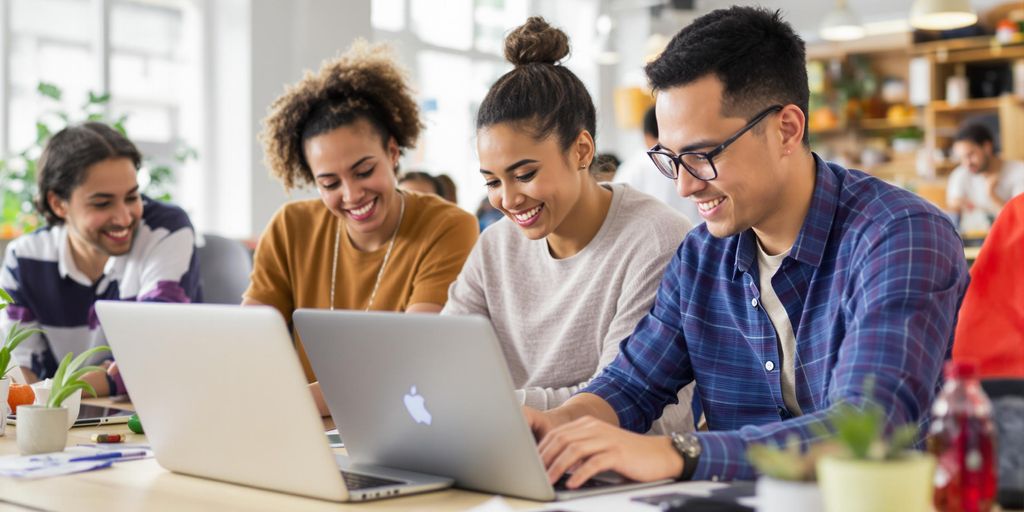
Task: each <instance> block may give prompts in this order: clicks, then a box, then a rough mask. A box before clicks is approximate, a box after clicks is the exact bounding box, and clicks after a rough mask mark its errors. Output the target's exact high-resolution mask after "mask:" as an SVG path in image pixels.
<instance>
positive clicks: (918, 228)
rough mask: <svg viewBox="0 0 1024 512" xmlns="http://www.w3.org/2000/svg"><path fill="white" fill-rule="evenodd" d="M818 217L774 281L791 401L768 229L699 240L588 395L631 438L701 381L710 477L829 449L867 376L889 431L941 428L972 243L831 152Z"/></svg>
mask: <svg viewBox="0 0 1024 512" xmlns="http://www.w3.org/2000/svg"><path fill="white" fill-rule="evenodd" d="M815 162H816V165H817V175H816V183H815V190H814V194H813V197H812V200H811V206H810V209H809V211H808V214H807V217H806V219H805V220H804V224H803V227H802V228H801V231H800V234H799V235H798V237H797V239H796V242H795V244H794V245H793V248H792V250H791V252H790V255H789V256H788V257H787V258H786V259H785V261H784V262H783V264H782V267H781V268H780V269H779V271H778V273H777V274H776V275H775V276H774V277H773V278H772V287H773V289H774V290H775V292H776V294H777V295H778V297H779V299H780V301H781V302H782V304H783V305H784V306H785V308H786V311H787V312H788V313H789V318H790V321H791V322H792V324H793V327H794V331H795V333H796V361H795V363H796V395H797V401H798V402H799V404H800V408H801V409H802V410H803V411H804V413H805V414H804V415H803V416H799V417H793V416H792V415H791V414H790V413H789V411H787V410H786V406H785V403H784V402H783V400H782V389H781V386H780V381H779V377H780V374H781V371H782V364H781V363H780V361H779V357H780V351H779V348H778V339H777V338H776V334H775V329H774V327H773V326H772V323H771V320H770V319H769V318H768V314H767V313H766V312H765V311H764V309H763V308H762V307H761V305H760V292H759V290H758V283H759V278H758V268H757V260H756V259H755V254H756V250H757V249H756V239H755V235H754V233H753V231H752V230H747V231H745V232H743V233H740V234H738V235H734V236H731V237H728V238H724V239H718V238H714V237H712V236H711V235H710V233H708V230H707V227H706V226H700V227H698V228H695V229H694V230H693V231H691V232H690V234H689V236H687V238H686V239H685V240H684V241H683V243H682V245H681V246H680V247H679V250H678V251H677V252H676V255H675V257H674V258H673V260H672V262H671V263H670V264H669V266H668V268H667V270H666V272H665V276H664V278H663V279H662V282H661V285H660V288H659V290H658V295H657V298H656V300H655V303H654V305H653V306H652V308H651V311H650V312H649V313H648V314H647V316H646V317H644V319H643V320H642V321H641V322H640V324H639V325H638V326H637V328H636V330H635V331H634V332H633V334H632V335H631V336H630V337H629V338H627V339H626V340H624V341H623V342H622V345H621V353H620V355H619V357H618V358H617V359H616V360H615V361H614V362H613V363H612V364H611V365H609V366H608V367H607V368H606V369H605V371H604V372H603V373H602V374H601V375H599V376H598V377H597V378H595V379H594V380H593V381H592V382H591V384H590V385H589V386H588V387H587V388H586V389H585V390H583V391H584V392H589V393H593V394H596V395H598V396H600V397H602V398H603V399H605V400H606V401H607V402H608V403H609V404H611V406H612V407H613V408H614V409H615V411H616V412H617V413H618V417H619V423H620V424H621V426H622V427H623V428H626V429H629V430H632V431H635V432H645V431H647V429H648V428H649V427H650V424H651V422H652V421H653V420H655V419H656V418H657V417H658V415H659V414H660V413H661V410H662V409H663V408H664V407H665V405H666V404H669V403H673V402H674V400H675V396H676V392H677V391H678V390H679V389H680V388H681V387H683V386H684V385H686V384H688V383H689V382H690V381H692V380H696V381H697V390H698V392H699V394H700V400H701V405H702V406H703V408H704V412H705V414H706V415H707V420H708V426H709V430H710V431H709V432H700V433H698V434H697V435H698V437H699V438H700V442H701V445H702V448H703V454H702V455H701V458H700V461H699V463H698V466H697V468H696V473H695V474H694V478H695V479H716V478H717V479H723V480H729V479H751V478H754V477H755V476H756V473H755V471H754V468H753V467H752V466H751V465H750V464H749V463H748V462H747V459H746V447H747V445H748V444H749V443H765V442H774V443H783V442H784V441H785V440H786V439H787V438H788V437H789V436H793V435H796V436H798V437H799V438H800V439H801V440H802V442H803V443H804V444H805V445H806V444H808V443H811V442H813V441H814V440H815V438H814V436H815V434H814V433H813V430H812V429H811V426H812V425H813V424H816V423H820V422H822V421H823V419H824V418H825V416H826V415H827V414H828V413H829V408H830V407H832V406H833V405H835V404H836V403H837V402H839V401H841V400H847V401H850V402H852V403H858V402H860V401H861V400H862V398H863V389H862V385H863V383H864V379H865V377H867V376H869V375H873V376H874V379H875V389H874V392H873V397H872V398H873V399H874V400H875V401H876V402H878V403H879V404H880V405H882V406H883V407H884V409H885V411H886V412H887V418H886V419H887V427H889V428H891V427H893V426H895V425H901V424H905V423H908V422H917V423H918V424H920V425H922V426H924V425H926V424H927V421H928V414H929V407H930V404H931V403H932V399H933V398H934V396H935V393H936V392H937V389H938V386H939V384H940V383H941V369H942V364H943V361H944V360H945V359H947V358H948V357H949V354H950V350H951V347H952V342H953V329H954V325H955V322H956V312H957V309H958V308H959V305H960V301H961V300H962V298H963V295H964V291H965V289H966V288H967V282H968V274H967V265H966V261H965V259H964V253H963V244H962V242H961V240H960V238H959V236H958V235H957V231H956V228H955V227H954V226H953V224H952V223H951V222H950V220H949V219H948V218H947V217H946V216H945V215H944V214H943V213H942V212H940V211H939V210H938V209H936V208H935V207H934V206H932V205H930V204H928V203H927V202H925V201H924V200H923V199H921V198H919V197H917V196H916V195H914V194H911V193H910V192H907V191H904V190H901V189H899V188H897V187H894V186H891V185H888V184H885V183H883V182H882V181H880V180H878V179H875V178H873V177H870V176H868V175H867V174H864V173H863V172H860V171H855V170H847V169H844V168H843V167H841V166H839V165H836V164H831V163H825V162H824V161H822V160H820V159H819V158H818V157H817V156H816V155H815Z"/></svg>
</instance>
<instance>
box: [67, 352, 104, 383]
mask: <svg viewBox="0 0 1024 512" xmlns="http://www.w3.org/2000/svg"><path fill="white" fill-rule="evenodd" d="M100 352H110V347H108V346H106V345H99V346H96V347H93V348H90V349H89V350H86V351H85V352H82V353H81V354H78V357H76V358H75V359H74V360H73V361H71V364H69V365H68V368H67V371H69V372H71V373H72V374H73V373H74V372H75V371H76V370H78V367H79V366H82V365H83V364H85V361H86V360H88V359H89V358H90V357H92V356H93V355H95V354H98V353H100ZM65 380H67V379H65Z"/></svg>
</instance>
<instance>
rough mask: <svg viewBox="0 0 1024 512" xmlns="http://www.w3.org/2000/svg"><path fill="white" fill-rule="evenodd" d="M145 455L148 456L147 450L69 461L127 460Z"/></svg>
mask: <svg viewBox="0 0 1024 512" xmlns="http://www.w3.org/2000/svg"><path fill="white" fill-rule="evenodd" d="M144 455H146V451H145V450H141V451H134V452H129V451H124V452H106V453H97V454H95V455H83V456H81V457H75V458H72V459H68V462H83V461H87V460H107V459H127V458H130V457H142V456H144Z"/></svg>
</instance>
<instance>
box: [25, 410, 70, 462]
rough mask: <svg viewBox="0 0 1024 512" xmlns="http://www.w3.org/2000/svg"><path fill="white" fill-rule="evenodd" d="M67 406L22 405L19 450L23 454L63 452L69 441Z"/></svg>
mask: <svg viewBox="0 0 1024 512" xmlns="http://www.w3.org/2000/svg"><path fill="white" fill-rule="evenodd" d="M67 424H68V410H67V408H65V407H55V408H51V407H44V406H41V405H22V406H21V407H19V408H18V428H17V429H16V430H15V432H16V433H17V437H18V451H19V452H21V454H22V455H33V454H36V453H51V452H62V451H64V446H65V445H66V444H67V442H68V428H67Z"/></svg>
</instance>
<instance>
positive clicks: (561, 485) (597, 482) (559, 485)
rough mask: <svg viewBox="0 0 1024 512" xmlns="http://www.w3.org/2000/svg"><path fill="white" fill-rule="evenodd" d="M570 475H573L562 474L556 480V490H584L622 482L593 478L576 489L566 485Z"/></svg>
mask: <svg viewBox="0 0 1024 512" xmlns="http://www.w3.org/2000/svg"><path fill="white" fill-rule="evenodd" d="M570 476H572V475H569V474H565V475H562V478H559V479H558V481H557V482H555V485H554V487H555V490H556V491H579V490H583V489H594V488H597V487H608V486H609V485H620V484H617V483H615V482H609V481H607V480H601V479H599V478H591V479H590V480H587V481H586V482H583V485H581V486H579V487H577V488H575V489H569V488H568V487H566V486H565V483H566V482H568V481H569V477H570Z"/></svg>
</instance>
